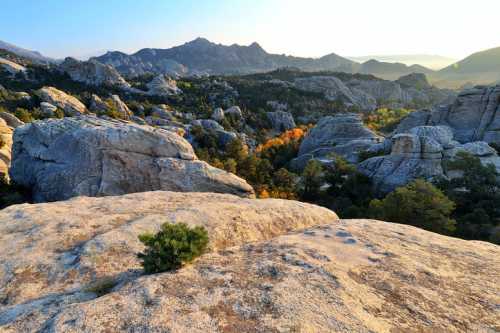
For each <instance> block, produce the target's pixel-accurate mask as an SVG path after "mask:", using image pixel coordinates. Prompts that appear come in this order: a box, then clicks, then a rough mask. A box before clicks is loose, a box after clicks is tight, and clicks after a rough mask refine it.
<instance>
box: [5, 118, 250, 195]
mask: <svg viewBox="0 0 500 333" xmlns="http://www.w3.org/2000/svg"><path fill="white" fill-rule="evenodd" d="M10 175H11V177H12V179H13V180H14V181H15V182H16V183H18V184H20V185H23V186H26V187H29V188H32V189H33V196H34V200H35V201H39V202H43V201H57V200H65V199H68V198H71V197H74V196H79V195H86V196H106V195H118V194H126V193H132V192H144V191H154V190H175V191H183V192H193V191H197V192H226V193H234V194H238V195H241V196H252V195H253V189H252V188H251V186H249V185H248V184H247V183H246V182H245V181H244V180H242V179H240V178H238V177H236V176H234V175H232V174H230V173H228V172H225V171H223V170H219V169H216V168H214V167H212V166H210V165H208V164H207V163H205V162H202V161H199V160H197V158H196V155H195V154H194V151H193V149H192V147H191V145H190V144H189V143H188V142H187V141H186V140H184V139H183V138H182V137H180V136H178V135H177V134H174V133H172V132H170V131H165V130H162V129H155V128H152V127H149V126H140V125H134V124H131V123H126V122H122V121H117V120H104V119H99V118H97V117H93V116H82V117H75V118H65V119H63V120H47V121H40V122H35V123H31V124H29V125H26V126H23V127H21V128H19V129H18V130H17V131H16V132H15V134H14V144H13V160H12V167H11V169H10Z"/></svg>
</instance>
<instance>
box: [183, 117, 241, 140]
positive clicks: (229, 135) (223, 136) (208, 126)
mask: <svg viewBox="0 0 500 333" xmlns="http://www.w3.org/2000/svg"><path fill="white" fill-rule="evenodd" d="M191 125H192V126H199V127H201V128H202V129H203V130H204V131H206V132H208V133H209V134H212V135H215V136H216V137H217V140H218V142H219V144H220V145H221V146H225V145H227V144H228V143H229V142H231V141H233V140H235V139H237V138H238V134H236V133H234V132H230V131H226V130H225V129H224V127H222V125H220V124H219V123H218V122H216V121H215V120H212V119H196V120H193V121H192V122H191ZM190 135H191V134H190ZM194 140H195V138H194V137H193V138H191V141H194Z"/></svg>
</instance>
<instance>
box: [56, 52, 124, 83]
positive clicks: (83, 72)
mask: <svg viewBox="0 0 500 333" xmlns="http://www.w3.org/2000/svg"><path fill="white" fill-rule="evenodd" d="M58 68H59V69H60V70H62V71H63V72H65V73H66V74H68V75H69V76H70V77H71V79H72V80H73V81H77V82H82V83H85V84H88V85H91V86H100V85H107V86H114V87H119V88H124V89H129V88H130V84H129V83H128V82H127V81H125V79H124V78H123V77H122V76H121V75H120V73H118V72H117V71H116V69H114V68H113V67H111V66H109V65H105V64H102V63H100V62H98V61H96V60H94V59H91V60H89V61H78V60H76V59H74V58H70V57H68V58H66V59H65V60H64V61H63V62H62V63H61V64H60V65H59V67H58Z"/></svg>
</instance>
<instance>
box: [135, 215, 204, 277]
mask: <svg viewBox="0 0 500 333" xmlns="http://www.w3.org/2000/svg"><path fill="white" fill-rule="evenodd" d="M139 240H140V241H141V242H142V243H143V244H144V245H145V246H146V249H145V251H144V252H142V253H139V254H138V257H139V258H140V259H141V260H142V266H143V267H144V272H145V273H146V274H154V273H161V272H166V271H171V270H176V269H179V268H181V267H182V265H183V264H186V263H190V262H192V261H193V260H194V259H195V258H197V257H199V256H200V255H202V254H203V253H204V252H205V250H206V248H207V245H208V233H207V231H206V230H205V228H204V227H201V226H196V227H194V228H190V227H189V226H188V225H187V224H185V223H179V224H170V223H165V224H163V225H162V226H161V230H160V231H159V232H158V233H156V234H155V235H153V234H143V235H140V236H139Z"/></svg>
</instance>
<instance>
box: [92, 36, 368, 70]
mask: <svg viewBox="0 0 500 333" xmlns="http://www.w3.org/2000/svg"><path fill="white" fill-rule="evenodd" d="M94 59H96V60H98V61H100V62H102V63H105V64H109V65H112V66H114V67H115V68H116V69H117V70H118V71H120V72H121V73H123V74H126V75H136V74H142V73H144V72H148V71H153V72H163V73H169V72H170V73H171V72H176V73H178V72H179V71H180V72H181V73H179V74H183V72H184V73H187V72H188V73H191V74H196V73H204V74H248V73H258V72H265V71H270V70H274V69H277V68H280V67H296V68H300V69H301V70H307V71H319V70H335V71H345V72H353V71H355V70H356V69H357V67H358V66H359V64H358V63H356V62H354V61H351V60H349V59H346V58H343V57H341V56H338V55H336V54H334V53H332V54H329V55H326V56H324V57H321V58H317V59H314V58H302V57H293V56H287V55H279V54H270V53H267V52H266V51H265V50H264V49H263V48H262V47H261V46H260V45H259V44H257V43H253V44H251V45H249V46H241V45H237V44H233V45H230V46H226V45H221V44H215V43H212V42H210V41H208V40H206V39H204V38H197V39H195V40H193V41H191V42H188V43H185V44H183V45H180V46H176V47H172V48H169V49H142V50H140V51H138V52H137V53H134V54H132V55H127V54H125V53H122V52H108V53H106V54H105V55H102V56H100V57H95V58H94Z"/></svg>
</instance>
